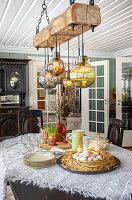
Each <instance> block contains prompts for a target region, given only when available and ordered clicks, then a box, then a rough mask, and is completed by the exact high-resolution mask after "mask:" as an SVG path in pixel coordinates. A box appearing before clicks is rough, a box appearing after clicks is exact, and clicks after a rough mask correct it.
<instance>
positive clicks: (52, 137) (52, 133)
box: [47, 124, 57, 146]
mask: <svg viewBox="0 0 132 200" xmlns="http://www.w3.org/2000/svg"><path fill="white" fill-rule="evenodd" d="M47 133H48V140H49V145H51V146H55V145H56V133H57V126H56V125H55V124H49V125H48V126H47Z"/></svg>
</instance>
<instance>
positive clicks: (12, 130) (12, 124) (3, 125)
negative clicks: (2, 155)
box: [0, 106, 29, 138]
mask: <svg viewBox="0 0 132 200" xmlns="http://www.w3.org/2000/svg"><path fill="white" fill-rule="evenodd" d="M26 109H29V107H19V106H9V107H1V108H0V137H1V138H3V137H4V138H5V137H9V136H16V135H17V134H18V126H19V122H18V113H19V112H20V111H23V110H26Z"/></svg>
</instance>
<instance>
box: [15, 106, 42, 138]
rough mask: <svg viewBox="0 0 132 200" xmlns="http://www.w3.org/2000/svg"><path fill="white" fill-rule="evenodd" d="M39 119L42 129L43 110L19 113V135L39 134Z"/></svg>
mask: <svg viewBox="0 0 132 200" xmlns="http://www.w3.org/2000/svg"><path fill="white" fill-rule="evenodd" d="M38 118H40V123H41V127H43V115H42V111H41V110H26V111H21V112H19V115H18V124H19V134H26V133H38V132H39V126H38V123H39V121H38Z"/></svg>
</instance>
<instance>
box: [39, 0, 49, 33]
mask: <svg viewBox="0 0 132 200" xmlns="http://www.w3.org/2000/svg"><path fill="white" fill-rule="evenodd" d="M44 13H45V15H46V20H47V22H48V24H49V23H50V20H49V16H48V13H47V5H46V3H45V0H44V3H43V4H42V11H41V15H40V18H39V20H38V25H37V27H36V34H37V33H39V26H40V24H41V22H42V18H43V15H44Z"/></svg>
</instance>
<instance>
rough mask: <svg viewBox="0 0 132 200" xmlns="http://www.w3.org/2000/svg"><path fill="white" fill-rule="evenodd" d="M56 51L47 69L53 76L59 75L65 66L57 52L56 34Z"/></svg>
mask: <svg viewBox="0 0 132 200" xmlns="http://www.w3.org/2000/svg"><path fill="white" fill-rule="evenodd" d="M55 45H56V52H55V54H54V56H53V57H54V58H53V59H52V60H51V61H50V63H49V71H50V73H51V74H52V75H53V76H60V75H61V74H63V73H64V71H65V67H64V62H63V61H62V60H61V59H60V53H59V52H57V36H56V42H55Z"/></svg>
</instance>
